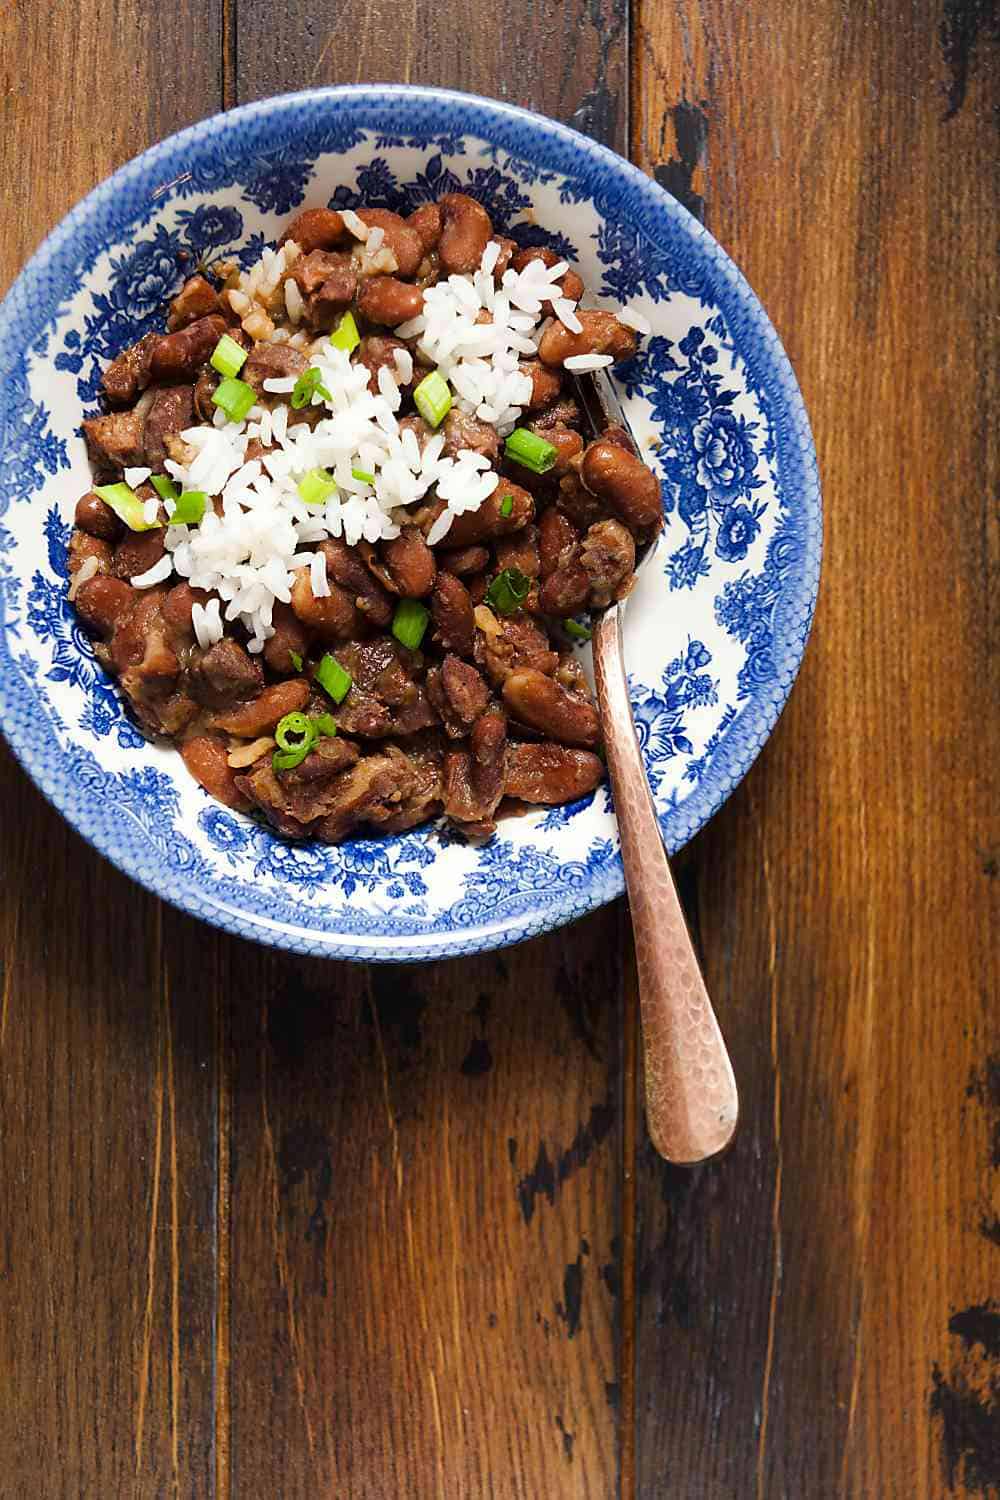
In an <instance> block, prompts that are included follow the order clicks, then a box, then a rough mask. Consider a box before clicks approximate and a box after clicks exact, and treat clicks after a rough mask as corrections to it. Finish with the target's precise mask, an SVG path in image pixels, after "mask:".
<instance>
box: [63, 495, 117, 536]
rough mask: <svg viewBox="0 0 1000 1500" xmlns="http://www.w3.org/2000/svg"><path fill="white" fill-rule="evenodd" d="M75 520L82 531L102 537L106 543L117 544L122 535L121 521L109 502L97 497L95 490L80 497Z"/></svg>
mask: <svg viewBox="0 0 1000 1500" xmlns="http://www.w3.org/2000/svg"><path fill="white" fill-rule="evenodd" d="M73 519H74V521H75V522H76V525H77V526H78V527H79V528H80V530H81V531H86V532H87V533H88V534H89V535H90V536H96V537H100V539H101V541H104V542H115V541H117V540H118V538H119V537H120V536H121V534H122V523H121V521H119V519H118V517H117V516H116V515H115V513H114V511H113V510H112V509H111V506H110V505H109V504H108V502H107V501H106V500H102V499H101V497H100V495H95V494H94V492H93V490H88V491H87V493H86V494H85V495H81V496H80V498H79V500H78V501H77V502H76V511H75V512H74V516H73Z"/></svg>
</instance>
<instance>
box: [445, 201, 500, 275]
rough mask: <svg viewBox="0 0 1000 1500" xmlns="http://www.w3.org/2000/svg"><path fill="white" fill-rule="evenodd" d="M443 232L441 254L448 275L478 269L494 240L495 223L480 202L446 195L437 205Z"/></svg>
mask: <svg viewBox="0 0 1000 1500" xmlns="http://www.w3.org/2000/svg"><path fill="white" fill-rule="evenodd" d="M438 206H439V207H440V209H441V219H442V229H441V242H440V244H439V246H438V253H439V255H440V256H441V266H442V269H443V270H444V271H446V272H447V273H448V274H449V275H451V274H455V273H458V274H464V273H467V272H470V271H475V270H477V269H478V266H479V262H480V261H481V260H482V258H483V251H484V250H485V249H486V246H487V245H488V243H489V241H490V240H491V239H492V237H493V224H492V221H491V220H490V216H489V214H488V213H487V212H486V210H485V208H484V207H483V205H482V204H481V203H477V202H476V200H475V198H470V197H469V196H468V195H467V194H466V193H446V194H445V195H444V197H443V198H442V199H441V201H440V204H439V205H438Z"/></svg>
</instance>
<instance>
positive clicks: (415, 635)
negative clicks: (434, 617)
mask: <svg viewBox="0 0 1000 1500" xmlns="http://www.w3.org/2000/svg"><path fill="white" fill-rule="evenodd" d="M430 617H431V616H430V611H429V610H427V609H425V608H424V606H423V605H422V604H420V603H419V602H418V601H417V600H416V599H400V601H399V603H398V604H397V605H396V613H395V614H394V615H393V617H392V633H393V635H394V636H395V637H396V639H397V641H399V643H400V645H402V646H408V647H409V649H410V650H411V651H416V649H417V647H418V646H419V645H420V642H421V641H422V640H423V638H424V631H425V630H426V629H427V623H428V621H429V620H430Z"/></svg>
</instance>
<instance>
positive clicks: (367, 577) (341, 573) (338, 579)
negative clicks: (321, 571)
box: [317, 538, 393, 625]
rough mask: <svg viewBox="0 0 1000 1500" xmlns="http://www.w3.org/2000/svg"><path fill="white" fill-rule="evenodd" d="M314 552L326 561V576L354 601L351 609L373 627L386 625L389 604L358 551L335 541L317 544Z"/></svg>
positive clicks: (390, 617)
mask: <svg viewBox="0 0 1000 1500" xmlns="http://www.w3.org/2000/svg"><path fill="white" fill-rule="evenodd" d="M317 551H319V552H322V554H323V556H324V557H325V558H326V573H327V577H328V578H330V579H331V580H332V581H333V583H334V584H336V585H339V586H340V587H341V588H342V589H343V590H344V591H345V593H347V594H348V595H350V597H351V598H352V599H353V601H354V607H355V609H357V611H358V613H359V614H361V615H363V616H364V617H365V619H366V620H369V621H370V622H371V623H372V624H373V625H388V624H389V622H390V620H391V619H392V616H393V605H392V601H391V600H390V599H389V597H388V595H387V594H386V592H385V589H383V588H382V587H381V586H380V584H379V583H378V582H377V581H376V579H375V578H374V577H373V576H372V573H371V571H370V570H369V569H368V568H367V567H366V566H365V564H364V562H363V561H362V559H361V557H360V556H359V554H358V552H356V551H355V549H354V548H353V547H349V546H348V545H347V543H346V542H343V541H341V540H340V539H339V538H331V539H330V540H329V541H325V542H321V543H320V545H319V547H318V548H317Z"/></svg>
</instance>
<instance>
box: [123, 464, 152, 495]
mask: <svg viewBox="0 0 1000 1500" xmlns="http://www.w3.org/2000/svg"><path fill="white" fill-rule="evenodd" d="M152 472H153V471H152V469H126V470H125V474H124V479H125V483H126V484H127V485H128V487H129V489H130V490H137V489H138V488H139V486H140V484H145V483H146V480H147V479H148V478H149V476H150V474H152Z"/></svg>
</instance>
